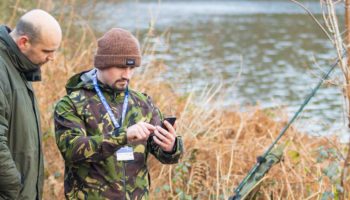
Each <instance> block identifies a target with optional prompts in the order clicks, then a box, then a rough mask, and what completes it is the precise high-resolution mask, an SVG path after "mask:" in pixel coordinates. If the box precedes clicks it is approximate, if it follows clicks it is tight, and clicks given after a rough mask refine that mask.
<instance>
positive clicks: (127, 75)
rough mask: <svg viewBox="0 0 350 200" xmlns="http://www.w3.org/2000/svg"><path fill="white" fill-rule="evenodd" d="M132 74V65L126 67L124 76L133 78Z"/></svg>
mask: <svg viewBox="0 0 350 200" xmlns="http://www.w3.org/2000/svg"><path fill="white" fill-rule="evenodd" d="M131 74H132V70H131V68H130V67H126V68H124V70H123V74H122V76H123V78H125V79H130V78H131Z"/></svg>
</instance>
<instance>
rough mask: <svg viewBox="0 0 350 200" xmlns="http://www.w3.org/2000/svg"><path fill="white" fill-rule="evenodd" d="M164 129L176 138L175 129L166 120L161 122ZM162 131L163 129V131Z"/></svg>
mask: <svg viewBox="0 0 350 200" xmlns="http://www.w3.org/2000/svg"><path fill="white" fill-rule="evenodd" d="M163 123H164V125H165V127H166V128H167V129H168V131H169V133H171V135H173V136H174V137H176V131H175V128H174V127H173V126H172V125H171V124H170V123H169V122H168V121H166V120H164V121H163ZM163 130H164V129H163Z"/></svg>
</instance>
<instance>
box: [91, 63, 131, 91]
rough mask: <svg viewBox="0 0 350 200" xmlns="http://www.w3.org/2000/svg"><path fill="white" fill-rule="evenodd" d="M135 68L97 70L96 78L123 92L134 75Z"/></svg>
mask: <svg viewBox="0 0 350 200" xmlns="http://www.w3.org/2000/svg"><path fill="white" fill-rule="evenodd" d="M134 70H135V67H109V68H106V69H102V70H101V69H98V71H97V77H98V79H99V80H100V81H101V82H102V83H104V84H107V85H109V86H110V87H111V88H113V89H117V90H125V89H126V87H127V86H128V83H129V81H130V79H131V78H132V76H133V74H134Z"/></svg>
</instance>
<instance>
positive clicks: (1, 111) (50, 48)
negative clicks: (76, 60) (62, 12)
mask: <svg viewBox="0 0 350 200" xmlns="http://www.w3.org/2000/svg"><path fill="white" fill-rule="evenodd" d="M61 39H62V33H61V28H60V25H59V24H58V22H57V21H56V20H55V19H54V18H53V17H52V16H51V15H50V14H48V13H47V12H45V11H43V10H32V11H29V12H28V13H26V14H24V15H23V16H22V17H21V18H20V20H19V21H18V23H17V25H16V27H15V28H14V29H13V30H12V31H11V30H10V28H8V27H6V26H0V200H1V199H30V200H33V199H41V198H42V188H43V182H44V180H43V178H44V166H43V154H42V148H41V134H40V121H39V110H38V106H37V102H36V99H35V95H34V91H33V88H32V84H31V82H33V81H40V80H41V71H40V67H41V66H42V65H44V64H45V63H47V62H48V61H50V60H53V59H54V54H55V52H56V51H57V49H58V47H59V45H60V43H61Z"/></svg>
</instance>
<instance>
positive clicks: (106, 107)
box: [93, 75, 129, 129]
mask: <svg viewBox="0 0 350 200" xmlns="http://www.w3.org/2000/svg"><path fill="white" fill-rule="evenodd" d="M96 76H97V75H95V76H94V77H93V84H94V87H95V90H96V92H97V95H98V97H99V98H100V100H101V102H102V104H103V106H104V107H105V109H106V110H107V113H108V115H109V117H110V118H111V120H112V122H113V124H114V127H115V128H116V129H118V128H120V125H119V123H118V121H117V120H116V119H115V116H114V114H113V111H112V109H111V107H110V106H109V105H108V103H107V100H106V98H105V97H104V96H103V94H102V92H101V90H100V88H99V87H98V85H97V77H96ZM128 97H129V89H128V88H126V90H125V97H124V103H123V111H122V119H121V123H122V124H123V122H124V119H125V115H126V110H127V109H128V101H129V99H128Z"/></svg>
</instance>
